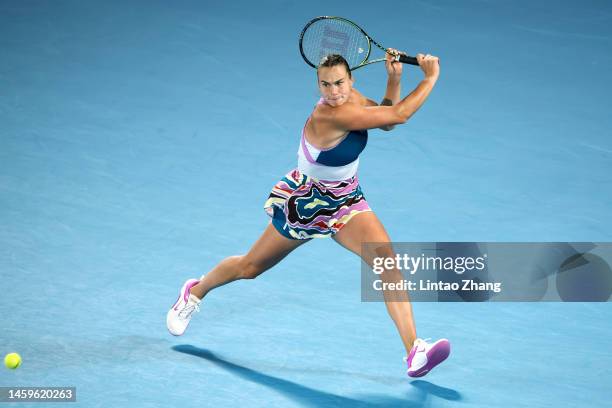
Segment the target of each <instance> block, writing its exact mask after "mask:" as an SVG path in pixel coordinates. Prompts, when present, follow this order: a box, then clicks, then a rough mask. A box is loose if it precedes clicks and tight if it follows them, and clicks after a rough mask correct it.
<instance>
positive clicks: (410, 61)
mask: <svg viewBox="0 0 612 408" xmlns="http://www.w3.org/2000/svg"><path fill="white" fill-rule="evenodd" d="M399 62H403V63H404V64H410V65H419V62H418V61H417V59H416V58H414V57H409V56H408V55H402V54H400V56H399Z"/></svg>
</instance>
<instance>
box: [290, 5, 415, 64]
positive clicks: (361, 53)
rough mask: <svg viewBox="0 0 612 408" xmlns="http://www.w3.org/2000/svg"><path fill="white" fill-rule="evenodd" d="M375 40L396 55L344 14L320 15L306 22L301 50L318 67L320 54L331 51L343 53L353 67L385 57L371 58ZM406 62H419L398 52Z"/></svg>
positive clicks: (308, 62) (379, 60) (308, 61)
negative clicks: (337, 15)
mask: <svg viewBox="0 0 612 408" xmlns="http://www.w3.org/2000/svg"><path fill="white" fill-rule="evenodd" d="M372 43H373V44H374V45H375V46H377V47H378V48H380V49H381V50H383V51H384V52H386V53H388V54H391V55H394V54H393V53H391V52H390V51H389V50H388V49H387V48H385V47H383V46H382V45H380V44H379V43H377V42H376V41H374V39H373V38H372V37H370V36H369V35H368V34H367V33H366V32H365V31H364V30H363V29H362V28H361V27H359V26H358V25H357V24H355V23H353V22H352V21H350V20H347V19H346V18H342V17H331V16H321V17H317V18H315V19H312V20H310V21H309V22H308V24H306V26H305V27H304V29H303V30H302V33H301V34H300V53H301V54H302V57H303V58H304V61H306V63H307V64H308V65H310V66H311V67H313V68H317V67H318V65H319V62H320V61H321V58H323V57H324V56H326V55H328V54H340V55H342V56H343V57H344V59H345V60H346V61H347V62H348V64H349V67H350V69H351V71H352V70H355V69H357V68H361V67H363V66H366V65H369V64H374V63H375V62H382V61H385V57H382V58H377V59H373V60H368V59H369V58H370V53H371V52H372ZM395 60H396V61H399V62H403V63H404V64H411V65H419V63H418V62H417V59H416V58H414V57H409V56H407V55H402V54H399V55H395Z"/></svg>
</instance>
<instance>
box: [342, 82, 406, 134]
mask: <svg viewBox="0 0 612 408" xmlns="http://www.w3.org/2000/svg"><path fill="white" fill-rule="evenodd" d="M353 92H355V93H356V94H357V95H358V96H359V98H360V100H361V103H360V105H361V106H378V103H376V101H373V100H372V99H369V98H367V97H365V96H363V95H362V94H361V93H360V92H359V91H357V90H356V89H355V88H353ZM397 99H398V100H399V92H398V95H397ZM380 104H381V105H383V106H391V105H393V102H392V101H391V100H390V99H388V97H387V95H385V98H384V99H383V100H382V102H381V103H380ZM394 127H395V126H381V127H379V128H378V129H380V130H385V131H389V130H391V129H393V128H394Z"/></svg>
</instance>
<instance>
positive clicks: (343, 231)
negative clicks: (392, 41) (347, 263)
mask: <svg viewBox="0 0 612 408" xmlns="http://www.w3.org/2000/svg"><path fill="white" fill-rule="evenodd" d="M390 51H391V53H392V54H394V55H397V53H398V51H396V50H390ZM392 54H387V58H386V61H385V66H386V70H387V74H388V79H387V89H386V93H385V97H384V99H383V100H382V102H381V104H380V105H378V104H377V103H376V102H374V101H372V100H371V99H368V98H366V97H364V96H363V95H362V94H361V93H359V91H357V89H355V88H354V87H353V78H352V75H351V71H350V69H349V66H348V64H347V62H346V60H345V59H344V58H343V57H342V56H340V55H328V56H327V57H325V58H323V59H322V60H321V63H320V64H319V67H318V68H317V81H318V87H319V90H320V93H321V99H320V100H319V102H318V103H317V105H316V106H315V108H314V111H313V112H312V114H311V115H310V117H309V118H308V120H307V121H306V124H305V125H304V129H303V130H302V136H301V139H300V145H299V149H298V166H297V168H296V169H294V170H292V171H290V172H289V173H288V174H286V175H285V177H283V178H282V179H281V180H280V181H279V182H278V183H277V184H276V185H275V186H274V187H273V189H272V192H271V193H270V196H269V198H268V200H267V201H266V203H265V205H264V209H265V210H266V212H267V213H268V215H270V217H271V222H270V224H269V225H268V227H267V228H266V229H265V230H264V232H263V234H262V235H261V237H260V238H259V239H258V240H257V241H256V242H255V244H254V245H253V247H252V248H251V249H250V250H249V251H248V253H247V254H245V255H237V256H231V257H229V258H226V259H224V260H223V261H221V262H220V263H219V264H218V265H217V266H215V267H214V268H213V269H212V270H211V271H210V272H208V273H207V274H205V275H203V276H202V277H201V278H200V279H199V280H198V279H189V280H187V281H186V282H185V283H184V284H183V286H182V287H181V289H180V292H179V297H178V299H177V301H176V303H175V304H174V305H173V306H172V308H171V309H170V310H169V311H168V314H167V318H166V323H167V326H168V330H169V331H170V333H172V334H173V335H175V336H180V335H182V334H183V333H184V332H185V329H186V328H187V326H188V324H189V322H190V320H191V317H192V315H193V312H194V311H199V310H200V308H199V305H200V302H201V299H202V298H203V297H205V296H206V295H207V294H208V293H210V291H211V290H213V289H214V288H217V287H219V286H222V285H225V284H227V283H229V282H232V281H235V280H238V279H253V278H255V277H257V276H259V275H260V274H261V273H263V272H265V271H266V270H268V269H270V268H271V267H273V266H274V265H276V264H277V263H278V262H279V261H280V260H282V259H283V258H284V257H285V256H287V255H288V254H289V253H290V252H291V251H293V250H294V249H296V248H297V247H299V246H300V245H302V244H304V243H306V242H308V241H309V240H310V239H312V238H320V237H328V236H331V237H332V238H333V239H334V240H335V241H336V242H338V243H339V244H340V245H342V246H343V247H345V248H347V249H348V250H349V251H352V252H354V253H355V254H357V255H359V256H360V257H361V258H362V259H363V260H364V261H365V262H367V263H368V264H369V265H370V266H372V263H373V259H374V258H375V257H380V256H385V257H386V256H388V257H395V253H394V252H393V249H392V247H391V245H381V246H379V247H378V248H376V249H373V250H368V251H363V252H364V253H362V246H361V244H362V242H376V243H388V242H390V238H389V236H388V235H387V232H386V231H385V228H384V227H383V225H382V224H381V222H380V221H379V219H378V218H377V217H376V215H375V214H374V212H373V211H372V209H371V208H370V206H369V205H368V202H367V201H366V199H365V197H364V195H363V193H362V191H361V188H360V186H359V182H358V178H357V167H358V165H359V154H360V153H361V152H362V151H363V149H364V148H365V146H366V143H367V139H368V131H367V130H368V129H375V128H379V129H382V130H387V131H388V130H391V129H392V128H393V127H394V126H395V125H399V124H403V123H405V122H406V121H407V120H408V119H409V118H410V117H411V116H412V115H413V114H414V113H415V112H416V111H417V110H418V109H419V108H420V107H421V105H423V103H424V102H425V100H426V99H427V97H428V95H429V94H430V92H431V90H432V89H433V87H434V85H435V84H436V81H437V79H438V76H439V71H440V68H439V63H438V58H437V57H435V56H432V55H423V54H418V55H417V61H418V63H419V65H420V67H421V70H422V71H423V74H424V78H423V80H422V81H421V82H420V83H419V84H418V86H417V87H416V88H415V89H414V90H413V91H412V92H411V93H410V94H409V95H408V96H406V97H405V98H403V99H400V79H401V75H402V64H401V63H400V62H395V57H394V55H392ZM365 252H367V253H365ZM381 277H382V279H383V281H390V282H397V281H400V280H401V279H402V275H401V273H400V272H399V271H398V270H397V269H393V270H387V271H385V272H384V273H383V274H382V275H381ZM384 298H385V303H386V306H387V310H388V312H389V315H390V316H391V319H393V322H394V323H395V325H396V327H397V330H398V332H399V335H400V337H401V340H402V342H403V344H404V346H405V348H406V353H407V356H408V357H407V358H406V361H407V363H408V375H409V376H411V377H420V376H423V375H425V374H426V373H428V372H429V371H430V370H431V369H432V368H433V367H435V366H436V365H437V364H439V363H440V362H442V361H444V360H445V359H446V357H447V356H448V355H449V353H450V344H449V342H448V340H446V339H442V340H438V341H437V342H435V343H428V342H426V341H424V340H422V339H419V338H417V335H416V329H415V324H414V318H413V315H412V307H411V304H410V302H409V299H408V295H407V293H406V292H405V291H403V292H400V293H399V294H398V293H395V292H394V293H393V294H390V293H387V292H385V293H384Z"/></svg>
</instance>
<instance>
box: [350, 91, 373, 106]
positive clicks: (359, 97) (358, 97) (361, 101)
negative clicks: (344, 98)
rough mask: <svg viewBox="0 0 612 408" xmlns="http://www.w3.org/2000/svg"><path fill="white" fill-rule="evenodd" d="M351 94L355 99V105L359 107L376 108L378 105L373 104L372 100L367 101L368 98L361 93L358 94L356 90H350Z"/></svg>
mask: <svg viewBox="0 0 612 408" xmlns="http://www.w3.org/2000/svg"><path fill="white" fill-rule="evenodd" d="M352 92H353V95H351V96H353V97H354V98H355V103H357V104H358V105H360V106H376V105H378V104H377V103H376V102H374V101H373V100H371V99H369V98H368V97H366V96H365V95H363V94H362V93H361V92H359V91H358V90H357V89H356V88H353V89H352Z"/></svg>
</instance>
